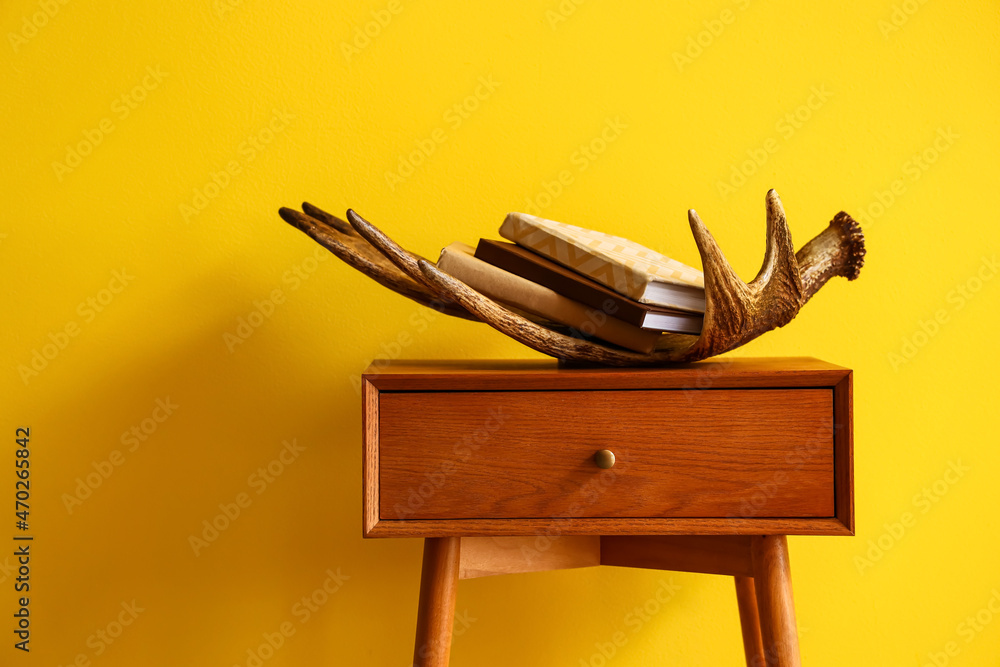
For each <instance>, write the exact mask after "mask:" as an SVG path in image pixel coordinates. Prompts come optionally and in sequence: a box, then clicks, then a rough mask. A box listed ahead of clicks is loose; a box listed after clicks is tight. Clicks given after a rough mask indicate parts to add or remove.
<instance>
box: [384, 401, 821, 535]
mask: <svg viewBox="0 0 1000 667" xmlns="http://www.w3.org/2000/svg"><path fill="white" fill-rule="evenodd" d="M832 401H833V398H832V392H831V391H830V390H829V389H762V390H713V391H691V392H683V391H642V390H640V391H614V392H607V391H575V392H567V391H560V392H450V393H437V392H419V393H383V394H381V396H380V403H379V415H380V420H381V423H380V429H379V457H380V461H379V465H380V489H379V497H380V508H379V509H380V515H379V516H380V519H383V520H410V519H471V518H487V519H489V518H508V519H517V518H544V517H557V518H581V517H591V518H596V517H617V518H641V517H671V518H679V517H761V518H774V517H831V516H833V515H834V490H833V481H834V477H833V438H832V432H833V429H832V419H833V405H832ZM605 448H607V449H610V450H612V451H613V452H614V453H615V457H616V459H617V462H616V464H615V466H614V468H612V469H610V470H601V469H600V468H598V467H597V466H596V465H595V464H594V462H593V456H594V453H595V452H596V451H597V450H600V449H605ZM498 480H503V483H502V484H498V483H497V481H498Z"/></svg>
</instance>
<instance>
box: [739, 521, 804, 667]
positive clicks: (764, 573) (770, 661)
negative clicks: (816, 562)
mask: <svg viewBox="0 0 1000 667" xmlns="http://www.w3.org/2000/svg"><path fill="white" fill-rule="evenodd" d="M751 551H752V553H753V575H754V576H753V579H754V586H755V589H756V593H757V611H758V613H759V618H760V631H761V637H762V639H763V643H764V657H765V659H766V663H765V664H766V665H767V667H799V666H800V665H801V662H800V658H799V635H798V630H797V629H796V627H795V603H794V601H793V600H792V575H791V570H790V569H789V566H788V541H787V540H786V539H785V536H784V535H764V536H762V537H755V538H754V539H753V545H752V547H751Z"/></svg>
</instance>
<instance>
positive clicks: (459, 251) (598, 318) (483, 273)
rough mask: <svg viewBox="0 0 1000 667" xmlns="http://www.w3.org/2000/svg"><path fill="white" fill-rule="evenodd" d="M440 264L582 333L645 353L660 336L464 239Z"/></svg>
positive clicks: (486, 291)
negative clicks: (485, 257)
mask: <svg viewBox="0 0 1000 667" xmlns="http://www.w3.org/2000/svg"><path fill="white" fill-rule="evenodd" d="M437 266H438V268H439V269H441V270H442V271H444V272H445V273H447V274H448V275H450V276H452V277H454V278H458V279H459V280H461V281H462V282H463V283H465V284H466V285H468V286H469V287H471V288H472V289H474V290H476V291H477V292H479V293H480V294H483V295H485V296H488V297H489V298H491V299H493V300H494V301H499V302H500V303H502V304H505V305H508V306H512V307H514V308H518V309H521V310H524V311H526V312H529V313H534V314H535V315H538V316H540V317H543V318H545V319H548V320H552V321H555V322H559V323H560V324H565V325H566V326H568V327H570V328H571V329H572V330H573V333H575V334H577V335H581V334H582V336H583V337H595V338H600V339H601V340H605V341H607V342H609V343H614V344H615V345H618V346H620V347H624V348H628V349H630V350H634V351H636V352H642V353H644V354H646V353H649V352H651V351H652V350H653V348H654V347H655V346H656V343H657V341H658V340H659V338H660V334H659V332H657V331H649V330H647V329H641V328H639V327H637V326H635V325H634V324H628V323H627V322H623V321H622V320H619V319H618V318H616V317H612V316H611V315H609V314H608V313H607V311H606V310H603V309H601V308H591V307H589V306H587V305H584V304H582V303H580V302H579V301H574V300H572V299H569V298H567V297H565V296H563V295H561V294H558V293H557V292H555V291H554V290H551V289H549V288H548V287H543V286H542V285H539V284H537V283H533V282H531V281H530V280H527V279H526V278H522V277H521V276H517V275H514V274H513V273H510V272H509V271H504V270H503V269H500V268H497V267H495V266H493V265H492V264H488V263H486V262H484V261H482V260H481V259H476V257H475V250H474V249H473V248H472V246H470V245H467V244H465V243H460V242H455V243H452V244H451V245H449V246H448V247H446V248H444V249H443V250H442V251H441V257H440V259H439V260H438V263H437ZM608 305H609V306H610V305H611V304H608Z"/></svg>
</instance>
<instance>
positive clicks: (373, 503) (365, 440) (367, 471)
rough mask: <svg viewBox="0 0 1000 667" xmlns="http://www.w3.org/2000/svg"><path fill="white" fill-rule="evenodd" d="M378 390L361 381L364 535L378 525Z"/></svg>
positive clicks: (367, 382)
mask: <svg viewBox="0 0 1000 667" xmlns="http://www.w3.org/2000/svg"><path fill="white" fill-rule="evenodd" d="M378 399H379V395H378V389H376V388H375V386H374V385H372V383H371V382H369V381H368V380H365V379H362V381H361V401H362V407H361V434H362V435H361V437H362V447H363V451H362V456H361V472H362V485H361V487H362V488H361V506H362V508H363V512H364V515H363V517H364V518H363V522H362V531H361V532H362V534H363V535H367V534H368V533H370V532H371V530H372V529H373V528H374V527H375V524H377V523H378V494H379V484H378V479H379V457H378V429H379V412H378V403H379V400H378Z"/></svg>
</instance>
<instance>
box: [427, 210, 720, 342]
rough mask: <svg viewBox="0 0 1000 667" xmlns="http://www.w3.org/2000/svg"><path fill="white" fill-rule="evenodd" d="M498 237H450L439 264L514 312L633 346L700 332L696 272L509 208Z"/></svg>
mask: <svg viewBox="0 0 1000 667" xmlns="http://www.w3.org/2000/svg"><path fill="white" fill-rule="evenodd" d="M500 236H502V237H503V238H505V239H507V240H508V241H512V242H513V243H506V242H503V241H492V240H489V239H480V241H479V244H478V246H477V247H476V248H472V246H469V245H467V244H465V243H458V242H456V243H452V244H451V245H449V246H448V247H447V248H445V249H444V250H442V251H441V258H440V259H439V260H438V267H439V268H440V269H441V270H442V271H445V272H446V273H448V274H450V275H452V276H454V277H455V278H458V279H459V280H461V281H462V282H464V283H465V284H467V285H468V286H469V287H471V288H472V289H474V290H476V291H477V292H480V293H481V294H484V295H486V296H488V297H490V298H491V299H493V300H494V301H498V302H500V303H503V304H505V305H507V306H510V307H512V308H513V309H515V310H518V311H521V312H526V313H529V314H531V315H534V316H536V318H541V319H543V320H547V321H552V322H557V323H560V324H562V325H565V326H566V327H569V329H570V333H572V334H573V335H577V336H579V337H582V338H598V339H601V340H603V341H606V342H609V343H612V344H614V345H618V346H620V347H624V348H628V349H630V350H635V351H637V352H643V353H647V352H650V351H651V350H652V349H653V348H654V347H655V345H656V343H657V341H658V340H659V337H660V334H661V333H664V332H666V333H675V334H689V335H697V334H699V333H700V332H701V326H702V320H703V318H704V312H705V282H704V276H703V275H702V273H701V271H699V270H697V269H695V268H692V267H690V266H687V265H686V264H682V263H681V262H678V261H676V260H673V259H670V258H669V257H667V256H665V255H661V254H660V253H658V252H655V251H653V250H650V249H649V248H646V247H644V246H641V245H639V244H638V243H635V242H634V241H630V240H628V239H623V238H619V237H617V236H611V235H609V234H604V233H602V232H598V231H595V230H592V229H585V228H583V227H576V226H574V225H567V224H564V223H561V222H554V221H552V220H545V219H543V218H538V217H536V216H533V215H528V214H526V213H510V214H508V215H507V218H506V219H505V220H504V223H503V225H502V226H501V227H500Z"/></svg>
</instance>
